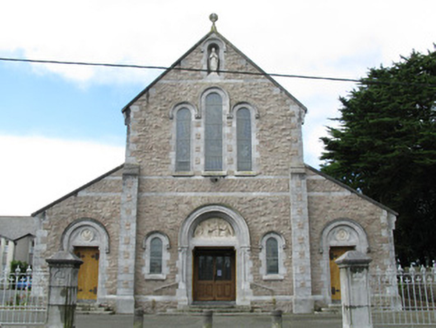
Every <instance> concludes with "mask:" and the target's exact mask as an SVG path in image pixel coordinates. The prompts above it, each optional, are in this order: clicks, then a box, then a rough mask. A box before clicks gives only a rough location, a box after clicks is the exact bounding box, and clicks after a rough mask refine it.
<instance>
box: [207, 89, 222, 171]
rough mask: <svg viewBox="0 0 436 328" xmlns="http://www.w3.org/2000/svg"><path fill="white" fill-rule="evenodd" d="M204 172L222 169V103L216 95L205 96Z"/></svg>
mask: <svg viewBox="0 0 436 328" xmlns="http://www.w3.org/2000/svg"><path fill="white" fill-rule="evenodd" d="M204 146H205V167H204V169H205V171H221V170H222V169H223V102H222V99H221V96H220V95H219V94H218V93H215V92H213V93H210V94H208V95H207V96H206V119H205V145H204Z"/></svg>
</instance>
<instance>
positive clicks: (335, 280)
mask: <svg viewBox="0 0 436 328" xmlns="http://www.w3.org/2000/svg"><path fill="white" fill-rule="evenodd" d="M350 250H357V251H359V252H361V253H364V254H366V253H368V252H369V244H368V237H367V234H366V231H365V229H364V228H363V227H362V226H361V225H360V224H359V223H357V222H355V221H353V220H350V219H338V220H334V221H332V222H330V223H328V224H327V225H326V226H325V227H324V229H323V231H322V233H321V248H320V252H321V253H322V263H321V267H322V277H321V280H322V281H323V286H324V288H323V291H322V294H323V297H324V300H325V301H326V302H327V303H334V302H338V303H339V302H340V300H341V289H340V277H339V268H338V266H337V265H336V262H335V260H336V259H337V258H339V257H340V256H341V255H342V254H344V253H345V252H347V251H350Z"/></svg>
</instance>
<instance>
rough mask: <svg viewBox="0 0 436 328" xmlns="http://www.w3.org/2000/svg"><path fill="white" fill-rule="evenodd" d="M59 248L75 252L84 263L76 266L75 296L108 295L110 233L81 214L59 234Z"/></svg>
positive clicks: (96, 297) (84, 298)
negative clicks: (76, 289)
mask: <svg viewBox="0 0 436 328" xmlns="http://www.w3.org/2000/svg"><path fill="white" fill-rule="evenodd" d="M61 248H62V250H66V251H69V252H71V253H75V254H76V255H77V256H78V257H80V258H81V260H82V261H84V263H83V264H82V265H81V267H80V270H79V286H78V287H79V288H78V295H77V298H78V300H79V301H85V302H93V301H94V302H98V303H101V302H103V299H104V298H105V297H106V295H107V291H106V288H105V285H106V274H105V273H106V269H107V267H108V260H107V254H108V253H109V234H108V232H107V230H106V228H105V227H104V226H103V225H102V224H101V223H100V222H98V221H96V220H94V219H89V218H83V219H79V220H76V221H74V222H72V223H71V224H70V225H69V226H68V227H67V228H66V229H65V230H64V233H63V234H62V237H61Z"/></svg>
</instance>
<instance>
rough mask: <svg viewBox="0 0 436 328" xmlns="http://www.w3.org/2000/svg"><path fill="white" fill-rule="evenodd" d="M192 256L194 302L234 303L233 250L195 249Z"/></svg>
mask: <svg viewBox="0 0 436 328" xmlns="http://www.w3.org/2000/svg"><path fill="white" fill-rule="evenodd" d="M193 255H194V279H193V280H194V286H193V287H194V288H193V289H194V301H234V300H235V296H236V288H235V282H236V279H235V250H234V249H233V248H220V249H218V248H196V249H195V250H194V254H193Z"/></svg>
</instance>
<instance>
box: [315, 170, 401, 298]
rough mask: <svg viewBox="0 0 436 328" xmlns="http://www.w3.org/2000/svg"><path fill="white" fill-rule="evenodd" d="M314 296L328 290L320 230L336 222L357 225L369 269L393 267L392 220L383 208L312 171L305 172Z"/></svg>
mask: <svg viewBox="0 0 436 328" xmlns="http://www.w3.org/2000/svg"><path fill="white" fill-rule="evenodd" d="M307 174H308V179H307V185H308V186H307V189H308V198H309V218H310V239H311V262H312V281H313V285H312V287H313V294H314V295H321V294H324V295H325V294H326V290H327V289H328V288H329V287H330V285H329V283H330V281H329V272H328V270H329V267H328V265H329V263H328V260H327V261H326V256H325V255H326V254H325V252H328V250H326V249H323V245H322V241H321V239H322V233H323V229H324V228H325V227H326V226H327V225H328V224H330V223H331V222H334V221H335V220H339V221H340V220H344V221H345V222H347V221H353V222H357V223H358V224H359V225H360V226H361V227H362V228H363V229H364V231H365V233H366V236H367V238H368V248H367V249H365V250H364V251H365V253H366V254H367V256H369V257H371V258H372V260H373V262H372V263H371V268H375V267H377V266H380V267H381V268H382V269H386V268H387V266H389V265H391V266H393V265H395V256H394V250H393V235H392V232H393V231H392V229H393V227H394V222H395V217H394V215H393V214H392V212H391V211H389V210H388V209H386V208H384V207H383V206H382V205H380V204H378V203H376V202H374V201H372V200H369V199H367V198H366V197H364V196H362V195H359V194H358V193H357V192H353V191H351V190H350V189H348V188H346V187H344V186H341V185H340V184H338V183H335V182H334V181H333V180H332V179H329V178H327V177H325V176H323V175H321V174H318V173H317V172H315V171H314V170H311V169H308V170H307Z"/></svg>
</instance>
